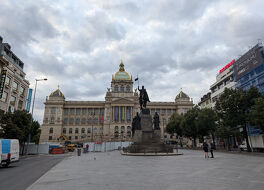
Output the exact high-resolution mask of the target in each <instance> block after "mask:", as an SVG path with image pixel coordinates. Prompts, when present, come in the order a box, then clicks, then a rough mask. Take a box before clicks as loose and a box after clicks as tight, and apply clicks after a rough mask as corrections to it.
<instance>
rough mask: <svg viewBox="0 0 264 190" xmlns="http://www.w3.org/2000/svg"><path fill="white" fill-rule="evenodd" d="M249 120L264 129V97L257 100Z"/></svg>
mask: <svg viewBox="0 0 264 190" xmlns="http://www.w3.org/2000/svg"><path fill="white" fill-rule="evenodd" d="M248 119H249V122H250V124H251V125H253V126H255V127H256V128H259V129H261V130H262V131H264V98H263V97H260V98H257V99H256V100H255V104H254V105H253V106H252V107H251V109H250V112H249V117H248Z"/></svg>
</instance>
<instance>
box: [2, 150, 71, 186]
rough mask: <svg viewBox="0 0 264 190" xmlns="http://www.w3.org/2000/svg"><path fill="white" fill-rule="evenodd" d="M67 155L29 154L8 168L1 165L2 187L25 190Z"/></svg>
mask: <svg viewBox="0 0 264 190" xmlns="http://www.w3.org/2000/svg"><path fill="white" fill-rule="evenodd" d="M65 157H67V155H37V156H27V157H24V158H22V159H20V161H19V162H16V163H12V164H10V165H9V167H8V168H1V167H0V189H1V190H2V189H3V190H24V189H26V188H27V187H29V186H30V185H31V184H33V183H34V182H35V181H36V180H38V179H39V178H40V177H41V176H42V175H43V174H45V173H46V172H47V171H49V170H50V169H51V168H52V167H53V166H55V165H56V164H57V163H59V162H60V161H62V160H63V159H64V158H65Z"/></svg>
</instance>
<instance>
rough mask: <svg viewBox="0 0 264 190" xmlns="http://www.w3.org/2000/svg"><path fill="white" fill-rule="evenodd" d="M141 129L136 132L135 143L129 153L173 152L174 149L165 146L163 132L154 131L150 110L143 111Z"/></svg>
mask: <svg viewBox="0 0 264 190" xmlns="http://www.w3.org/2000/svg"><path fill="white" fill-rule="evenodd" d="M140 124H141V129H140V130H135V133H134V137H133V141H134V143H133V144H132V145H131V146H130V147H129V152H131V153H132V152H133V153H155V152H172V149H171V148H170V147H168V146H166V145H164V144H163V142H162V140H161V131H160V130H154V129H153V123H152V117H151V115H150V111H149V109H142V111H141V113H140Z"/></svg>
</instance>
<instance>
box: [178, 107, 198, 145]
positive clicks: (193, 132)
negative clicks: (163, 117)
mask: <svg viewBox="0 0 264 190" xmlns="http://www.w3.org/2000/svg"><path fill="white" fill-rule="evenodd" d="M198 112H199V108H198V106H195V107H194V108H193V109H191V110H189V111H188V112H187V113H186V114H185V115H184V118H183V120H182V123H181V127H182V132H183V135H184V136H185V137H191V138H193V139H194V142H195V140H196V139H197V137H198V127H197V123H196V120H197V116H198Z"/></svg>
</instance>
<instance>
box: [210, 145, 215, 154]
mask: <svg viewBox="0 0 264 190" xmlns="http://www.w3.org/2000/svg"><path fill="white" fill-rule="evenodd" d="M214 150H215V144H214V142H213V141H211V143H210V152H211V158H214Z"/></svg>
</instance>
